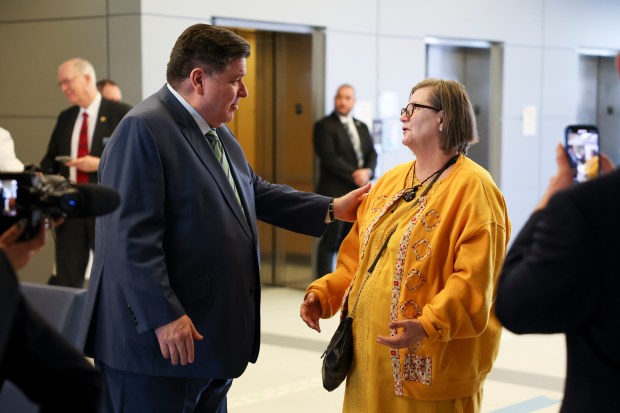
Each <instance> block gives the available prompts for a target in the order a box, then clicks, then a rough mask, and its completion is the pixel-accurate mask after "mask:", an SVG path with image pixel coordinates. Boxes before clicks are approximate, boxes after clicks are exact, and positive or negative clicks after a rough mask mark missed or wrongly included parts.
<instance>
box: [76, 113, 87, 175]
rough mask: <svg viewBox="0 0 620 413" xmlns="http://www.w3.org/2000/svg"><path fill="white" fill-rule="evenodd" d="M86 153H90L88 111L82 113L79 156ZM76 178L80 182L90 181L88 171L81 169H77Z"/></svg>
mask: <svg viewBox="0 0 620 413" xmlns="http://www.w3.org/2000/svg"><path fill="white" fill-rule="evenodd" d="M86 155H88V113H86V112H84V113H83V114H82V128H81V129H80V140H79V141H78V151H77V156H78V158H81V157H82V156H86ZM76 178H77V179H76V180H77V183H78V184H85V183H88V173H86V172H82V171H80V170H79V169H78V170H77V177H76Z"/></svg>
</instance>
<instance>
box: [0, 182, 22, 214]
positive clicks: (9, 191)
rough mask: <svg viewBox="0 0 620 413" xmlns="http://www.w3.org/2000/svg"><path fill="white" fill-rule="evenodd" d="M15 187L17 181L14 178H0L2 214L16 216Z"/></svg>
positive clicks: (16, 186)
mask: <svg viewBox="0 0 620 413" xmlns="http://www.w3.org/2000/svg"><path fill="white" fill-rule="evenodd" d="M17 188H18V182H17V180H16V179H2V180H0V189H1V193H2V208H1V209H2V216H5V217H16V216H17Z"/></svg>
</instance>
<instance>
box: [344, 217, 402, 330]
mask: <svg viewBox="0 0 620 413" xmlns="http://www.w3.org/2000/svg"><path fill="white" fill-rule="evenodd" d="M396 228H398V225H397V226H395V227H394V229H393V230H392V231H391V232H390V234H389V235H388V237H387V238H386V239H385V241H384V242H383V245H382V246H381V249H380V250H379V252H378V253H377V256H376V257H375V259H374V260H373V262H372V264H371V265H370V267H368V271H367V272H366V277H364V281H362V286H361V287H360V290H359V291H358V292H357V297H356V298H355V303H353V308H352V309H351V312H350V313H349V314H347V317H351V318H353V312H354V311H355V308H356V307H357V302H358V301H359V299H360V295H361V294H362V290H363V289H364V286H365V285H366V281H368V279H369V278H370V276H371V275H372V272H373V271H374V270H375V267H376V266H377V263H378V262H379V258H381V255H383V251H385V249H386V248H387V244H388V242H389V241H390V238H392V235H394V233H395V232H396ZM348 299H349V298H348V297H347V301H348Z"/></svg>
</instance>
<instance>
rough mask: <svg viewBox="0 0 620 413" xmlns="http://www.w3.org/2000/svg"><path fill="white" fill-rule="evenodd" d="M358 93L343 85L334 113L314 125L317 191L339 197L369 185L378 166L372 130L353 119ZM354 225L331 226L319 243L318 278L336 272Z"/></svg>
mask: <svg viewBox="0 0 620 413" xmlns="http://www.w3.org/2000/svg"><path fill="white" fill-rule="evenodd" d="M354 105H355V90H353V87H351V86H350V85H342V86H340V87H339V88H338V92H337V93H336V96H335V97H334V106H335V108H334V111H333V112H332V113H331V114H330V115H329V116H326V117H324V118H322V119H320V120H319V121H317V122H316V123H315V125H314V134H313V140H314V152H315V153H316V155H317V156H318V158H319V162H320V169H319V181H318V184H317V187H316V192H318V193H319V194H321V195H325V196H329V197H337V196H341V195H343V194H346V193H347V192H349V191H351V190H354V189H355V188H359V187H361V186H364V185H366V184H367V183H368V182H370V180H371V179H372V178H373V175H374V171H375V167H376V166H377V152H376V151H375V147H374V145H373V141H372V138H371V137H370V132H369V131H368V127H367V126H366V124H364V123H363V122H361V121H359V120H358V119H355V118H354V117H353V116H351V110H352V109H353V106H354ZM352 226H353V224H352V223H350V222H343V221H338V222H336V223H334V224H332V225H330V226H329V227H328V228H327V229H326V230H325V234H323V237H322V238H321V240H320V241H319V245H318V250H317V265H316V271H317V272H316V277H317V278H319V277H322V276H323V275H325V274H327V273H330V272H332V271H333V260H334V254H335V253H336V252H338V249H339V248H340V244H341V243H342V240H343V239H344V237H346V235H347V234H348V233H349V231H350V230H351V227H352Z"/></svg>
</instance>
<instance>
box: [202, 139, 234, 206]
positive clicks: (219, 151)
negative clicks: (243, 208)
mask: <svg viewBox="0 0 620 413" xmlns="http://www.w3.org/2000/svg"><path fill="white" fill-rule="evenodd" d="M205 136H206V137H207V139H208V140H209V144H210V145H211V147H212V148H213V151H214V152H215V156H216V157H217V160H218V161H220V165H222V169H224V173H225V174H226V178H228V183H230V186H231V187H232V189H233V191H234V192H235V196H236V197H237V201H239V205H241V198H239V193H238V192H237V186H236V185H235V180H234V179H233V176H232V174H231V173H230V165H228V159H227V158H226V154H225V153H224V147H223V146H222V141H221V140H220V137H219V136H218V135H217V131H216V130H215V129H210V130H209V132H207V133H206V135H205Z"/></svg>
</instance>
